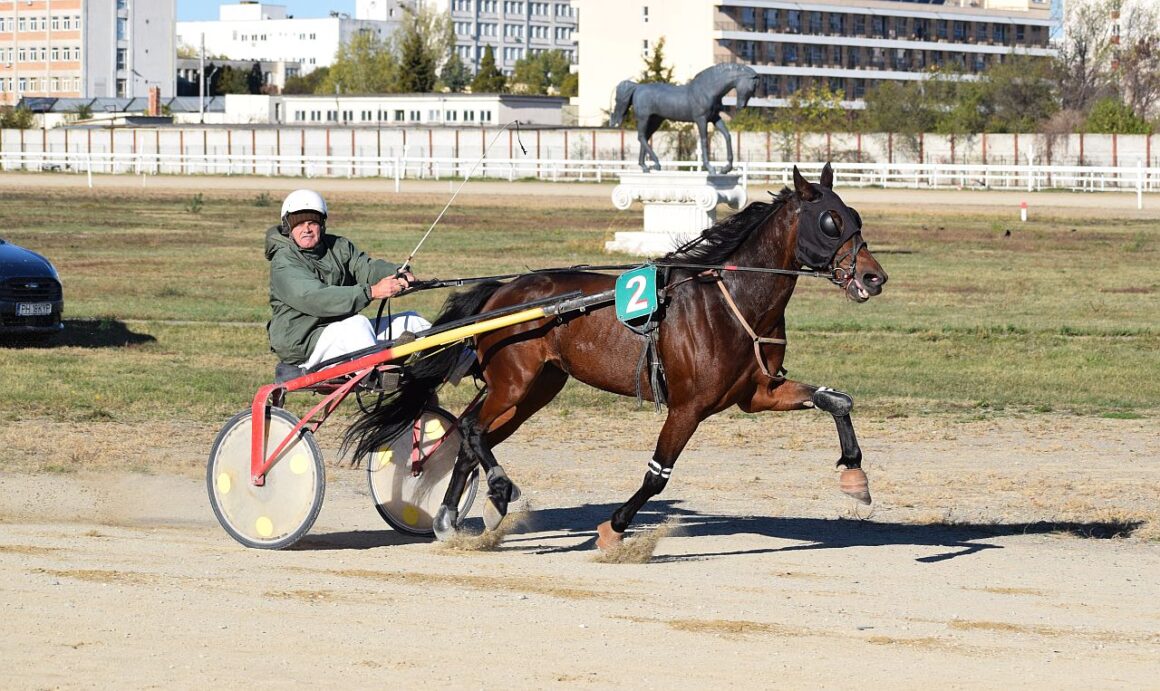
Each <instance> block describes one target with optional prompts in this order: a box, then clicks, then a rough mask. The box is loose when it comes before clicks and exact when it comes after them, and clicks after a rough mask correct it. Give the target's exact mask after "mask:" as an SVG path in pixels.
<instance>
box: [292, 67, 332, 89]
mask: <svg viewBox="0 0 1160 691" xmlns="http://www.w3.org/2000/svg"><path fill="white" fill-rule="evenodd" d="M329 76H330V68H329V67H319V68H318V69H315V70H313V71H311V72H309V73H308V74H305V75H302V76H298V75H294V76H293V77H287V78H286V85H285V86H284V87H282V93H284V94H314V93H320V92H319V89H320V88H321V87H322V84H323V82H325V81H326V80H327V78H328V77H329ZM332 93H333V92H332Z"/></svg>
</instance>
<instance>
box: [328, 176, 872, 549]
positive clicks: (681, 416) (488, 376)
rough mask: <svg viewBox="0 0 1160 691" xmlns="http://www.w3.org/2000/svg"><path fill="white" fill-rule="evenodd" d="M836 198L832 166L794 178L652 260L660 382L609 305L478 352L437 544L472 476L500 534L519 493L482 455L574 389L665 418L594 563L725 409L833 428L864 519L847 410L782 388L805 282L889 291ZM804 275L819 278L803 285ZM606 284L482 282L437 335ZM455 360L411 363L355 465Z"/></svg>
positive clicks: (458, 301)
mask: <svg viewBox="0 0 1160 691" xmlns="http://www.w3.org/2000/svg"><path fill="white" fill-rule="evenodd" d="M832 187H833V172H832V170H831V168H830V166H829V164H827V165H826V166H825V168H824V169H823V170H822V176H821V180H820V185H814V184H811V183H809V182H807V181H806V180H805V178H803V177H802V175H801V174H800V173H799V172H798V170H797V168H796V167H795V168H794V188H793V189H792V190H791V189H789V188H785V189H783V190H782V191H781V193H780V194H778V195H777V196H776V197H775V198H774V199H773V201H772V202H771V203H753V204H750V205H749V206H747V207H746V208H745V209H743V210H742V211H740V212H738V213H737V214H735V215H733V216H732V217H730V218H729V219H727V220H725V221H723V222H720V223H718V224H716V225H715V226H713V227H712V228H709V229H708V230H706V231H705V232H704V233H702V234H701V236H700V237H699V238H696V239H694V240H693V241H691V242H689V243H687V244H686V245H684V246H682V247H680V248H677V249H676V250H674V251H673V252H671V253H669V254H667V255H665V256H664V257H661V258H659V259H657V260H655V262H654V263H655V264H656V265H657V267H658V268H659V269H662V275H666V274H667V279H666V280H665V282H664V287H663V291H662V295H663V298H662V303H663V319H661V320H660V321H659V327H658V328H657V330H656V332H655V334H654V336H655V341H654V343H653V346H654V352H650V353H649V356H650V357H649V359H656V360H659V362H660V363H661V364H662V365H663V373H664V376H663V378H661V377H657V376H655V375H654V376H650V374H649V371H648V368H644V367H640V366H639V363H640V362H641V360H642V349H644V348H645V347H646V337H645V336H642V335H640V334H638V333H636V332H634V331H632V330H630V329H628V328H626V327H625V326H624V325H623V324H621V323H620V322H619V321H618V320H617V317H616V312H615V310H614V309H613V308H612V306H611V305H608V306H605V307H600V308H596V309H591V310H588V311H584V312H573V313H570V314H566V315H561V316H558V317H553V318H550V319H549V318H544V319H539V320H535V321H531V322H525V323H523V324H518V325H515V326H510V327H505V328H502V329H499V330H496V331H491V332H488V333H485V334H483V335H480V336H477V337H476V340H475V348H476V353H477V355H478V365H479V371H480V376H482V378H483V381H484V382H485V383H486V395H485V397H484V398H483V399H482V401H481V403H479V404H478V405H476V406H474V407H472V408H471V409H470V410H468V411H467V412H466V413H465V414H464V415H463V417H462V419H461V421H460V427H461V431H462V433H463V440H464V442H463V450H462V451H461V453H460V457H459V459H458V461H457V463H456V466H455V470H454V472H453V474H452V479H451V483H450V486H449V487H448V490H447V494H446V496H445V498H444V501H443V505H442V508H441V509H440V510H439V512H438V515H437V516H436V519H435V532H436V535H437V536H438V537H439V538H440V539H445V538H447V537H449V536H450V535H451V534H453V533H454V532H455V531H456V530H457V529H458V526H459V522H460V520H461V517H459V516H458V515H457V510H456V508H455V507H457V506H459V499H460V496H461V495H462V493H463V491H464V487H465V482H466V479H467V477H468V475H469V473H470V472H471V470H472V469H474V468H475V467H476V465H477V464H482V465H483V467H484V469H485V470H486V471H487V474H488V503H487V504H486V505H485V511H484V514H485V515H484V519H485V523H486V524H487V526H488V527H489V528H494V527H495V526H496V525H498V522H499V521H500V520H502V518H503V516H504V515H505V514H506V512H507V507H508V503H509V502H510V501H513V500H514V499H515V498H516V497H518V494H519V492H518V490H517V489H516V487H515V485H514V484H513V483H512V482H511V481H510V480H509V479H508V477H507V475H506V474H505V473H504V471H503V469H502V468H501V467H500V466H499V464H498V463H497V462H496V460H495V456H494V455H493V454H492V451H491V450H492V449H493V448H494V447H495V446H496V445H497V444H499V443H500V442H502V441H503V440H505V439H507V438H508V437H510V436H511V435H512V434H513V433H514V432H515V431H516V430H517V429H518V428H519V427H520V425H522V424H523V423H524V421H525V420H527V419H528V418H530V417H531V416H532V415H533V414H535V413H536V411H538V410H539V409H540V408H542V407H544V406H545V405H547V404H548V402H549V401H551V400H552V398H553V397H555V396H556V394H558V393H559V392H560V390H561V389H562V388H563V387H564V383H565V382H566V381H567V379H568V377H569V376H572V377H575V378H577V379H579V380H580V381H582V382H584V383H585V384H588V385H590V386H594V387H596V388H599V389H603V390H605V391H611V392H613V393H617V394H621V395H624V396H633V395H641V396H643V397H644V398H646V399H648V400H655V399H656V397H657V394H660V395H662V396H664V398H666V399H667V400H666V401H665V402H666V403H667V405H668V415H667V417H666V419H665V422H664V426H663V427H662V429H661V432H660V437H659V438H658V439H657V444H656V451H655V452H654V453H653V457H652V460H651V461H650V462H649V464H648V470H647V472H646V473H645V476H644V481H643V483H642V484H641V486H640V489H639V490H637V492H636V493H635V494H634V495H632V497H631V498H629V500H628V501H627V502H625V503H624V504H623V505H622V506H620V507H619V508H617V509H616V511H615V512H613V514H612V517H611V519H610V520H609V521H606V522H605V523H603V524H601V525H600V526H599V527H598V529H597V545H598V546H600V547H601V548H605V547H608V546H611V545H613V544H615V543H617V542H619V541H620V539H621V536H622V534H623V533H624V531H625V530H626V529H627V528H628V526H629V524H630V523H631V522H632V519H633V517H634V516H635V515H636V513H637V511H639V510H640V508H641V507H642V506H643V505H644V504H645V502H646V501H648V500H649V499H650V498H651V497H653V496H655V495H656V494H658V493H659V492H661V490H663V489H664V487H665V485H666V483H667V482H668V480H669V476H670V474H671V473H672V470H673V465H674V464H675V463H676V460H677V457H678V456H679V455H680V453H681V451H682V449H684V448H685V444H686V443H688V441H689V439H690V437H692V435H693V433H694V432H695V431H696V429H697V426H698V425H699V424H700V423H701V421H702V420H704V419H706V418H708V417H709V416H710V415H713V414H715V413H719V412H721V411H723V410H725V409H727V408H730V407H732V406H737V407H739V408H740V409H741V410H744V411H745V412H748V413H754V412H759V411H765V410H800V409H803V408H814V407H817V408H820V409H822V410H824V411H826V412H828V413H830V414H831V415H833V416H834V419H835V421H836V423H837V428H838V439H839V442H840V444H841V449H842V455H841V458H839V459H838V465H839V466H842V467H844V468H845V470H844V471H843V472H842V476H841V481H840V482H841V489H842V491H844V492H846V493H847V494H850V495H851V496H854V497H856V498H857V499H859V500H861V501H862V502H863V503H869V502H870V493H869V488H868V483H867V480H866V475H865V473H864V472H863V471H862V469H861V460H862V452H861V449H860V448H859V447H858V442H857V439H856V437H855V435H854V428H853V425H852V423H851V421H850V410H851V408H852V407H853V400H852V399H851V398H850V396H848V395H847V394H845V393H842V392H839V391H834V390H832V389H827V388H824V387H822V388H819V387H815V386H811V385H809V384H804V383H801V382H797V381H792V380H789V379H786V378H784V377H783V376H781V375H782V371H783V370H782V369H781V365H782V360H783V358H784V356H785V336H786V328H785V308H786V304H787V303H788V302H789V299H790V296H791V295H793V290H794V286H795V284H796V281H797V278H798V276H799V275H802V274H805V273H810V274H814V275H824V276H828V277H829V278H830V280H831V281H832V282H833V283H834V284H835V285H837V286H838V287H839V288H840V289H841V290H842V291H844V292H845V294H846V295H847V296H848V297H849V298H850V299H852V300H854V301H855V302H865V301H866V300H868V299H869V298H870V297H871V296H873V295H877V294H878V293H879V292H881V290H882V286H883V284H885V283H886V272H885V271H883V270H882V267H881V266H880V265H879V264H878V262H877V261H876V260H875V259H874V256H873V255H872V254H871V253H870V250H869V248H868V247H867V246H866V244H865V243H864V242H863V241H862V234H861V230H862V221H861V218H860V217H859V216H858V214H857V212H856V211H854V210H853V209H851V208H849V207H847V206H846V204H845V203H844V202H842V200H841V199H840V198H839V197H838V195H836V194H835V193H834V192H833V191H832ZM726 262H727V263H728V265H729V266H728V267H722V268H728V269H730V270H727V271H726V270H717V271H714V270H709V271H706V270H704V268H703V267H704V266H706V265H719V264H723V263H726ZM802 266H807V267H810V268H812V269H815V270H816V271H812V272H805V271H802V270H800V267H802ZM746 269H748V270H746ZM615 280H616V279H615V277H612V276H607V275H603V274H597V273H590V272H582V271H575V272H562V273H556V272H553V273H540V274H531V275H526V276H523V277H520V278H517V279H515V280H513V281H511V282H509V283H506V284H501V283H498V282H489V283H486V284H483V285H480V286H477V287H475V288H473V289H471V290H469V291H466V292H463V293H459V294H456V295H453V296H452V297H451V298H450V299H449V300H448V304H447V306H445V308H444V310H443V313H442V314H441V315H440V317H439V319H438V321H437V322H436V324H437V325H438V324H440V323H447V322H450V321H454V320H458V319H463V318H464V317H469V316H470V315H474V314H477V313H479V312H481V311H489V310H496V309H501V308H504V307H507V306H511V305H519V304H521V303H527V302H530V301H533V300H539V299H543V298H548V297H552V296H556V295H563V294H566V293H571V292H574V291H581V292H583V293H584V294H588V295H590V294H595V293H600V292H602V291H607V290H609V289H610V288H612V287H613V283H614V281H615ZM646 352H648V351H646ZM461 353H462V350H461V349H459V348H452V349H450V350H448V351H445V352H444V353H440V354H437V355H434V356H432V357H430V358H428V359H426V360H425V361H422V362H420V363H419V364H418V365H417V366H416V367H415V368H413V370H412V371H411V372H410V373H409V376H407V377H405V384H404V386H403V389H402V390H401V392H400V394H399V396H398V397H397V398H396V399H395V401H394V402H393V403H392V404H391V405H388V406H384V407H382V408H381V409H379V410H378V411H372V412H371V413H370V414H368V415H366V416H364V417H363V418H362V419H361V420H359V421H358V422H356V423H355V425H354V426H353V427H352V428H351V430H350V431H349V432H348V441H351V442H352V443H354V444H355V445H356V456H360V457H361V456H362V455H365V454H366V453H369V452H370V451H372V450H373V449H375V448H377V447H378V446H380V445H382V444H383V443H385V442H386V441H387V440H389V439H390V438H391V437H392V436H393V435H395V434H397V433H398V432H399V430H401V429H402V425H406V424H409V422H410V421H411V420H413V419H415V418H416V416H417V415H418V414H419V411H420V410H421V407H422V406H423V404H424V403H425V402H426V401H427V400H428V399H429V398H430V395H431V394H432V393H433V392H434V390H435V389H436V388H437V387H438V386H439V385H440V384H441V383H442V381H443V377H444V376H445V375H446V373H447V371H448V369H449V368H450V367H451V366H453V365H454V363H455V362H456V361H457V359H458V357H459V356H460V355H461ZM654 353H655V354H654ZM654 389H657V390H659V391H657V390H654Z"/></svg>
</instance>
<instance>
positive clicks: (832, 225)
mask: <svg viewBox="0 0 1160 691" xmlns="http://www.w3.org/2000/svg"><path fill="white" fill-rule="evenodd" d="M818 227H820V228H821V229H822V233H824V234H825V235H828V236H830V237H832V238H836V237H838V236H839V235H841V234H842V232H841V231H840V230H838V223H837V222H836V221H834V215H833V214H832V213H830V212H829V211H823V212H822V214H821V215H820V216H818Z"/></svg>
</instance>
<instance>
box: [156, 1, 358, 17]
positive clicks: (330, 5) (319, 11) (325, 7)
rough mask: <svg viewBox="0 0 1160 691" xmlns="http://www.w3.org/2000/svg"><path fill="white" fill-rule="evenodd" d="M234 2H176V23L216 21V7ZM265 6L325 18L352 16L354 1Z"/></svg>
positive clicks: (233, 3)
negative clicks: (283, 7) (342, 14)
mask: <svg viewBox="0 0 1160 691" xmlns="http://www.w3.org/2000/svg"><path fill="white" fill-rule="evenodd" d="M236 4H238V3H237V2H236V0H177V21H179V22H196V21H206V20H216V19H217V18H218V6H220V5H236ZM264 4H266V5H284V6H285V7H286V12H287V14H292V15H294V16H295V17H326V16H328V15H329V14H330V12H331V10H334V11H336V12H346V13H347V14H349V15H351V16H352V17H353V16H354V0H272V1H268V2H265V3H264Z"/></svg>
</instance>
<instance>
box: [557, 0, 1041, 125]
mask: <svg viewBox="0 0 1160 691" xmlns="http://www.w3.org/2000/svg"><path fill="white" fill-rule="evenodd" d="M573 3H574V4H575V5H577V7H578V8H579V9H580V12H581V14H580V18H581V24H580V28H579V29H578V31H577V45H578V46H579V72H580V75H581V79H580V95H579V97H578V98H577V99H575V100H574V103H575V104H576V105H577V106H578V111H579V112H578V117H579V120H580V122H581V124H588V125H594V124H600V123H601V122H603V121H605V120H607V113H608V111H609V110H610V108H611V106H612V98H613V92H614V90H615V88H616V85H617V84H618V83H619V82H620V81H621V80H623V79H635V78H636V77H637V76H638V75H639V74H640V72H641V71H642V68H643V66H644V61H643V59H644V57H645V56H647V55H648V54H649V53H650V51H651V50H652V49H653V48H655V46H656V44H657V42H658V41H659V40H660V39H661V38H664V40H665V50H664V55H665V58H666V60H665V62H666V63H667V64H669V65H671V66H672V67H673V68H674V80H675V81H678V82H684V81H687V80H688V79H690V78H692V77H693V76H694V75H696V74H697V72H699V71H701V70H702V69H704V68H706V67H709V66H710V65H714V64H716V63H721V62H739V63H744V64H747V65H750V66H751V67H753V69H754V70H755V71H756V72H757V73H758V75H760V77H761V80H760V83H759V85H758V90H757V94H756V97H755V98H754V99H752V100H751V101H750V102H749V105H750V106H757V107H775V106H784V105H786V103H787V100H788V98H789V96H790V95H791V94H793V93H795V92H797V91H799V90H802V89H806V88H809V87H811V86H814V85H820V84H824V85H826V86H828V87H829V88H830V89H831V90H832V91H835V92H837V93H838V94H840V95H841V96H842V97H843V105H844V106H846V107H847V108H861V107H863V106H864V103H865V102H864V100H863V97H864V96H865V93H866V91H867V89H870V88H872V87H874V86H876V85H877V84H879V83H881V82H884V81H908V80H918V79H924V78H926V77H927V76H928V75H929V73H930V69H931V68H934V67H946V68H950V67H951V66H954V67H955V68H956V69H958V70H959V71H961V73H962V77H961V78H963V79H975V78H978V74H979V73H981V72H983V71H984V70H986V69H987V67H989V66H990V65H993V64H995V63H997V62H1000V61H1002V60H1003V59H1004V58H1005V57H1006V56H1008V55H1011V54H1013V53H1016V54H1025V55H1035V56H1050V55H1053V54H1054V50H1053V49H1052V48H1050V47H1049V45H1048V41H1049V37H1050V32H1051V26H1052V19H1051V13H1050V3H1049V2H1048V0H945V2H924V1H923V0H862V1H858V2H847V1H842V0H809V1H807V2H797V1H787V0H664V2H660V1H659V0H573ZM729 102H730V100H729V99H727V100H726V103H729Z"/></svg>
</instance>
